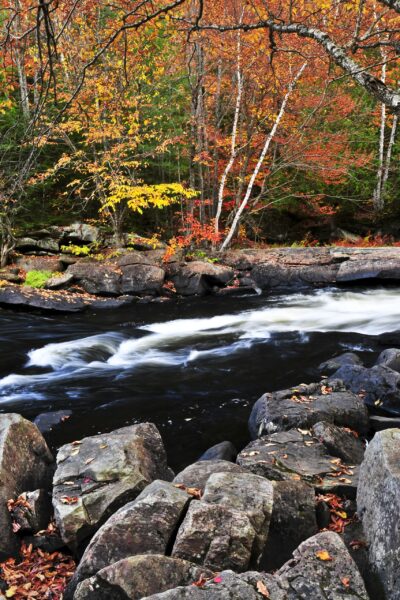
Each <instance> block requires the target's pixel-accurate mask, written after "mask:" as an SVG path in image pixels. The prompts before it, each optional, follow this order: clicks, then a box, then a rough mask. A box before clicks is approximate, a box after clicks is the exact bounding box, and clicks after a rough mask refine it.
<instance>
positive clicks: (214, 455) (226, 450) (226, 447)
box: [199, 441, 238, 462]
mask: <svg viewBox="0 0 400 600" xmlns="http://www.w3.org/2000/svg"><path fill="white" fill-rule="evenodd" d="M237 454H238V452H237V450H236V448H235V446H234V445H233V444H232V442H228V441H227V442H220V443H219V444H215V446H211V448H209V449H208V450H206V451H205V452H204V454H202V455H201V456H200V458H199V460H227V461H230V462H234V461H235V460H236V457H237Z"/></svg>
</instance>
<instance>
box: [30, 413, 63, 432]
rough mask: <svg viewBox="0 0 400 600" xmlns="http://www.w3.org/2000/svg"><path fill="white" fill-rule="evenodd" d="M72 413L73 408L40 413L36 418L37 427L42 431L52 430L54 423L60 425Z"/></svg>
mask: <svg viewBox="0 0 400 600" xmlns="http://www.w3.org/2000/svg"><path fill="white" fill-rule="evenodd" d="M71 415H72V410H53V411H50V412H46V413H40V415H38V416H37V417H35V419H34V421H33V422H34V423H35V425H36V427H37V428H38V429H39V431H40V432H41V433H47V432H48V431H51V430H52V429H53V427H54V425H59V424H60V423H62V422H63V421H65V420H66V419H68V418H69V417H70V416H71Z"/></svg>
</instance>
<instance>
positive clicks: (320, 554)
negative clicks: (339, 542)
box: [315, 550, 332, 561]
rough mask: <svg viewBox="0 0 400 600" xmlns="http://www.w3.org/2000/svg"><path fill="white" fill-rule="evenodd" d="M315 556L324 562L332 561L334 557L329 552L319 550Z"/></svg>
mask: <svg viewBox="0 0 400 600" xmlns="http://www.w3.org/2000/svg"><path fill="white" fill-rule="evenodd" d="M315 556H316V557H317V558H319V560H323V561H327V560H332V557H331V555H330V554H329V552H328V550H317V552H316V553H315Z"/></svg>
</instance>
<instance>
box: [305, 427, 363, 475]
mask: <svg viewBox="0 0 400 600" xmlns="http://www.w3.org/2000/svg"><path fill="white" fill-rule="evenodd" d="M312 432H313V434H314V436H315V437H316V438H318V439H319V441H320V442H321V443H322V444H323V445H324V446H325V448H326V449H327V451H328V453H329V454H330V455H331V456H337V457H338V458H341V459H342V461H343V462H345V463H346V462H347V463H348V464H356V465H358V464H360V463H361V462H362V459H363V457H364V444H363V443H362V441H361V439H360V437H359V435H358V433H357V432H356V431H352V430H349V429H348V428H344V427H337V426H336V425H333V424H332V423H326V422H325V421H322V422H320V423H316V424H315V425H313V426H312Z"/></svg>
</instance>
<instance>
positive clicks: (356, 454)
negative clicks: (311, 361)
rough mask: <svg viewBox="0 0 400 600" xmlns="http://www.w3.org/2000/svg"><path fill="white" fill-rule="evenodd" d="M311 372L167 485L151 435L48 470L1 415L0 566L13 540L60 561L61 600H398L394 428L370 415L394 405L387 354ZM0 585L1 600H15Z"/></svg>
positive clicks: (109, 441) (112, 440) (119, 434)
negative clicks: (70, 560)
mask: <svg viewBox="0 0 400 600" xmlns="http://www.w3.org/2000/svg"><path fill="white" fill-rule="evenodd" d="M320 369H321V372H322V373H323V374H324V376H322V375H321V377H322V379H321V381H319V382H316V383H313V384H308V385H305V384H299V385H298V386H296V387H294V388H291V389H288V390H281V391H278V392H273V393H271V392H267V393H265V394H264V395H263V396H261V398H259V400H258V401H257V402H256V403H255V405H254V406H253V408H252V411H251V414H250V416H249V433H250V438H252V441H249V443H248V445H247V446H246V447H244V448H242V449H241V450H240V451H239V452H238V451H237V450H236V449H235V448H234V447H233V445H232V444H231V443H230V442H228V441H226V442H221V443H219V444H217V445H216V446H214V447H212V448H210V449H209V450H208V451H207V452H206V453H205V454H204V455H203V456H201V457H200V458H199V460H198V461H197V462H195V463H193V464H191V465H188V466H187V467H186V468H185V469H184V470H183V471H181V472H180V473H178V474H174V473H173V472H172V471H171V469H170V468H169V466H168V461H167V456H166V453H165V449H164V446H163V441H162V439H161V436H160V434H159V432H158V430H157V428H156V427H155V426H154V425H153V424H151V423H140V424H136V425H131V426H127V427H123V428H122V429H118V430H115V431H112V432H111V433H105V434H99V435H95V436H92V437H87V438H84V439H82V440H78V441H72V442H71V443H69V444H67V445H65V446H63V447H61V448H60V449H59V451H58V453H57V456H56V459H55V460H54V461H53V458H52V456H51V454H50V451H49V449H48V448H47V445H46V442H45V440H44V438H43V437H42V435H41V433H40V432H39V429H38V428H37V426H36V425H35V424H33V423H31V422H29V421H27V420H25V419H23V418H22V417H21V416H19V415H15V414H2V415H1V416H0V527H1V530H2V536H1V539H0V557H1V559H3V560H4V559H7V558H9V557H10V556H11V555H14V556H15V555H18V552H19V546H20V544H21V542H24V543H25V547H26V545H27V544H30V545H31V546H29V547H30V548H39V549H41V551H42V552H45V551H59V550H62V551H63V552H64V555H63V556H64V559H63V560H65V553H66V554H67V555H68V554H70V555H72V556H73V557H74V558H75V560H76V561H77V567H76V570H75V573H74V574H73V577H72V578H71V579H70V581H69V583H68V586H67V588H66V590H65V592H64V596H63V598H64V600H86V599H91V600H108V599H113V600H136V599H140V598H152V599H154V600H155V599H156V598H157V599H158V598H160V600H161V599H168V600H180V599H183V598H190V599H192V598H195V599H197V598H198V599H199V600H202V599H204V600H211V599H212V600H214V599H215V600H230V599H232V600H239V599H240V600H261V599H263V598H270V600H305V599H307V600H326V599H327V598H328V599H332V600H334V599H335V600H336V599H337V598H346V600H350V599H354V600H355V599H358V600H360V599H364V600H368V599H369V600H380V599H382V600H399V599H400V587H399V585H398V582H399V577H400V570H399V564H400V562H399V556H400V534H399V529H398V514H399V509H400V505H399V498H400V471H399V459H400V429H398V428H395V427H393V426H392V425H393V422H392V421H391V419H390V418H389V417H388V416H386V417H382V416H380V417H379V416H378V417H377V416H375V414H374V413H375V412H376V411H377V410H378V411H379V412H380V413H381V414H382V412H383V414H385V413H387V414H390V410H391V408H393V407H396V408H398V407H399V405H400V384H399V378H400V350H397V349H390V350H385V351H384V352H383V353H382V354H381V356H380V357H379V358H378V361H377V363H376V365H375V366H373V367H371V368H368V369H367V368H365V367H363V366H362V364H361V361H360V360H359V358H358V357H357V356H356V355H354V354H351V353H346V354H344V355H341V356H338V357H335V358H334V359H332V360H331V361H328V362H327V363H324V364H323V365H321V366H320ZM388 381H390V382H391V385H387V382H388ZM382 419H383V420H382ZM376 430H379V431H377V432H376V433H375V431H376ZM368 442H369V443H368ZM50 499H51V503H50ZM51 504H52V508H51ZM53 515H54V519H55V526H51V527H50V528H48V529H45V525H46V524H47V523H48V522H49V520H50V519H51V518H52V516H53ZM52 556H53V557H54V556H56V555H55V554H53V555H52ZM57 556H58V555H57ZM7 572H8V571H7V570H6V571H4V572H3V571H0V590H3V592H4V594H5V597H15V598H17V599H18V600H19V598H24V597H26V595H25V596H24V593H25V592H24V593H23V590H22V588H21V589H18V585H14V587H13V588H12V590H11V592H10V587H9V583H8V582H7V577H6V573H7ZM71 575H72V573H70V575H69V577H70V576H71ZM1 576H2V577H3V582H1ZM24 589H25V590H29V589H30V588H29V584H28V587H27V588H24ZM10 593H12V595H10ZM28 597H29V596H28ZM46 597H47V596H46ZM49 597H50V596H49ZM53 597H54V596H53ZM60 597H61V596H60ZM0 598H1V594H0Z"/></svg>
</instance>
